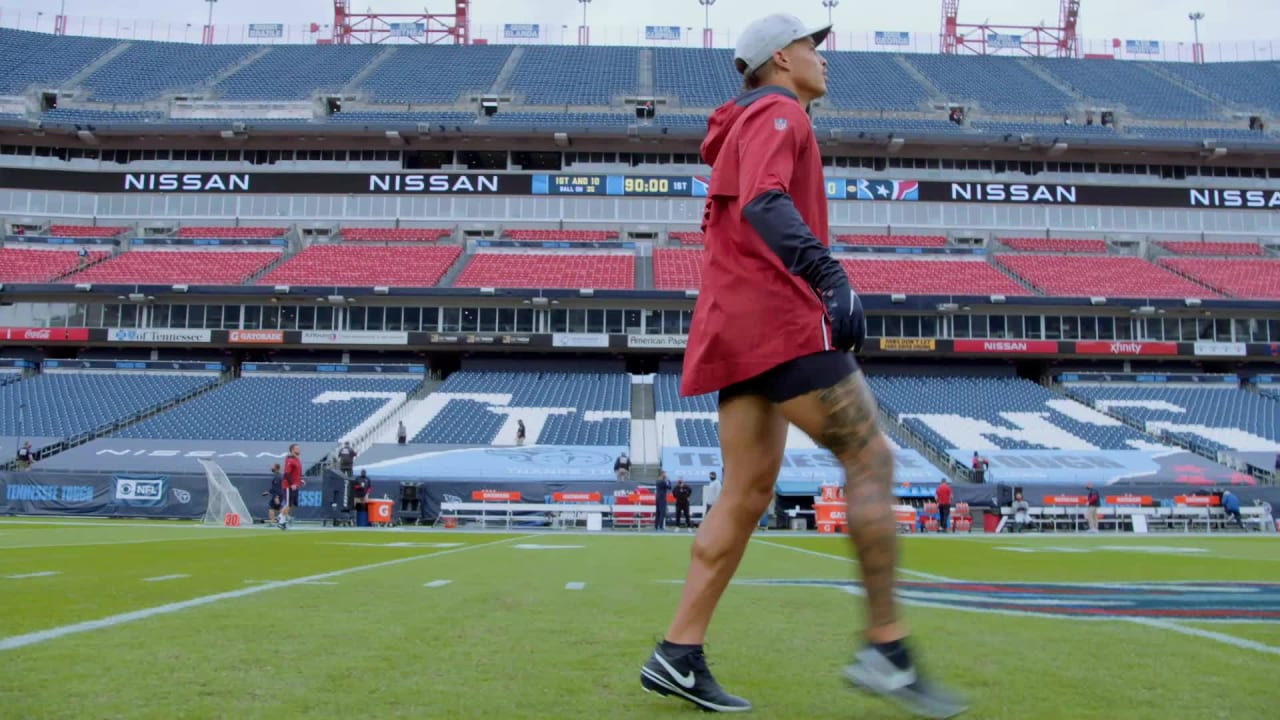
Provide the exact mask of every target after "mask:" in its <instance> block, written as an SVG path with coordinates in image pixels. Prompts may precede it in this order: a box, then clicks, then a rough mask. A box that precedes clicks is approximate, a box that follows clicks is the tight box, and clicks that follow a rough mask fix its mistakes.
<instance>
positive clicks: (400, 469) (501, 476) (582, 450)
mask: <svg viewBox="0 0 1280 720" xmlns="http://www.w3.org/2000/svg"><path fill="white" fill-rule="evenodd" d="M626 450H627V448H623V447H594V446H593V447H577V446H561V445H533V446H530V447H514V448H510V447H508V448H497V447H481V448H468V449H461V450H442V451H426V452H420V453H414V454H411V455H403V456H400V457H395V458H391V459H387V460H381V461H378V462H373V463H368V464H364V463H361V461H360V458H356V464H355V469H356V472H359V471H361V470H367V471H368V472H369V476H370V477H376V478H381V479H396V480H455V481H464V480H474V481H480V482H493V481H494V480H510V481H523V480H555V481H561V480H563V481H611V480H615V479H616V476H615V475H614V472H613V462H614V460H616V459H617V458H618V456H619V455H621V454H622V453H623V452H624V451H626Z"/></svg>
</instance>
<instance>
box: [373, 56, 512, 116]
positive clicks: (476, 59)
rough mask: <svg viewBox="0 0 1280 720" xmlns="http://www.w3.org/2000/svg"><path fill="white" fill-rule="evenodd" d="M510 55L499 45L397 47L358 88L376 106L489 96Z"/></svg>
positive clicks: (451, 101)
mask: <svg viewBox="0 0 1280 720" xmlns="http://www.w3.org/2000/svg"><path fill="white" fill-rule="evenodd" d="M510 55H511V48H510V47H502V46H486V45H472V46H469V47H452V46H447V45H424V46H402V47H397V48H395V49H394V50H393V51H392V52H391V56H390V57H388V58H387V59H386V60H384V61H382V62H381V63H379V64H378V66H377V67H375V68H374V69H373V70H372V71H371V72H370V73H369V74H368V75H367V76H365V78H364V79H363V80H361V81H360V84H359V86H358V88H357V89H358V90H359V91H360V92H363V93H367V94H368V96H369V100H370V101H371V102H373V103H377V104H392V103H405V104H408V103H434V104H441V105H447V104H451V103H453V102H455V101H457V100H458V99H459V98H461V97H464V96H466V95H469V94H485V93H488V92H489V90H490V88H491V87H493V83H494V81H495V80H497V79H498V73H499V72H500V71H501V70H502V66H503V65H504V64H506V62H507V58H508V57H510Z"/></svg>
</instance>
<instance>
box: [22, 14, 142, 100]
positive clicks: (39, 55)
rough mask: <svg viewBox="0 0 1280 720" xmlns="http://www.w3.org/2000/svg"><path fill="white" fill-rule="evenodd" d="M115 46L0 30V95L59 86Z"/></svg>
mask: <svg viewBox="0 0 1280 720" xmlns="http://www.w3.org/2000/svg"><path fill="white" fill-rule="evenodd" d="M119 42H120V41H119V40H109V39H106V38H88V37H69V36H55V35H48V34H45V33H34V32H26V31H23V30H9V29H0V95H18V94H21V93H23V92H25V91H26V90H27V89H28V88H30V87H31V86H32V85H37V84H38V85H40V86H42V87H50V86H52V87H56V86H58V85H61V84H62V83H64V82H66V81H67V80H70V79H71V78H72V77H74V76H75V75H76V73H78V72H80V71H81V70H82V69H83V68H84V67H85V66H86V65H89V64H90V63H92V62H93V61H95V60H97V59H98V58H100V57H102V56H103V55H105V54H106V53H107V52H109V51H110V50H111V49H112V48H114V47H115V46H116V45H117V44H119Z"/></svg>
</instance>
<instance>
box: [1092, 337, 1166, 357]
mask: <svg viewBox="0 0 1280 720" xmlns="http://www.w3.org/2000/svg"><path fill="white" fill-rule="evenodd" d="M1076 354H1077V355H1177V354H1178V343H1173V342H1146V341H1142V340H1085V341H1082V342H1078V343H1076Z"/></svg>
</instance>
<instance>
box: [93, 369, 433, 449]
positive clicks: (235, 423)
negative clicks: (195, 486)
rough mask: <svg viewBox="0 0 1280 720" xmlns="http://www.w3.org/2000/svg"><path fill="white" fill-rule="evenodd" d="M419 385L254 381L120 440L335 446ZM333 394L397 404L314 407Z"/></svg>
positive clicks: (341, 402)
mask: <svg viewBox="0 0 1280 720" xmlns="http://www.w3.org/2000/svg"><path fill="white" fill-rule="evenodd" d="M420 384H421V381H420V380H417V379H413V378H404V379H399V378H369V377H314V376H288V375H250V376H247V377H242V378H240V379H239V380H234V381H232V382H229V383H227V384H226V385H223V386H222V387H220V388H218V389H217V390H214V391H213V392H210V393H208V394H205V395H201V396H200V397H198V398H195V399H194V400H192V401H191V402H188V403H184V404H182V405H179V406H178V407H176V408H174V409H172V410H170V411H168V412H165V413H162V414H160V415H157V416H155V417H153V418H149V419H148V420H146V421H144V422H141V423H139V424H137V425H134V426H133V427H130V428H126V429H125V430H123V431H122V432H120V433H118V434H117V435H116V436H117V437H128V438H146V439H182V440H255V441H257V440H261V441H277V442H337V440H338V439H339V438H340V437H342V436H343V435H345V434H346V433H349V432H351V431H352V430H354V429H355V428H356V427H357V426H359V425H360V424H361V423H363V422H364V421H365V420H368V419H369V417H370V416H371V415H373V414H374V413H375V412H377V411H378V410H380V409H381V408H383V407H384V406H385V405H386V404H387V403H388V402H397V403H402V402H404V400H405V399H407V397H408V394H409V393H410V392H413V391H414V390H415V389H416V388H417V387H418V386H419V385H420ZM330 392H337V393H342V392H348V393H361V392H376V393H390V394H394V395H397V396H399V398H398V399H385V398H379V397H374V398H367V397H353V398H348V399H344V398H336V399H332V400H330V401H328V402H316V401H315V400H316V399H317V398H319V397H320V396H321V395H322V394H324V393H330Z"/></svg>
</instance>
